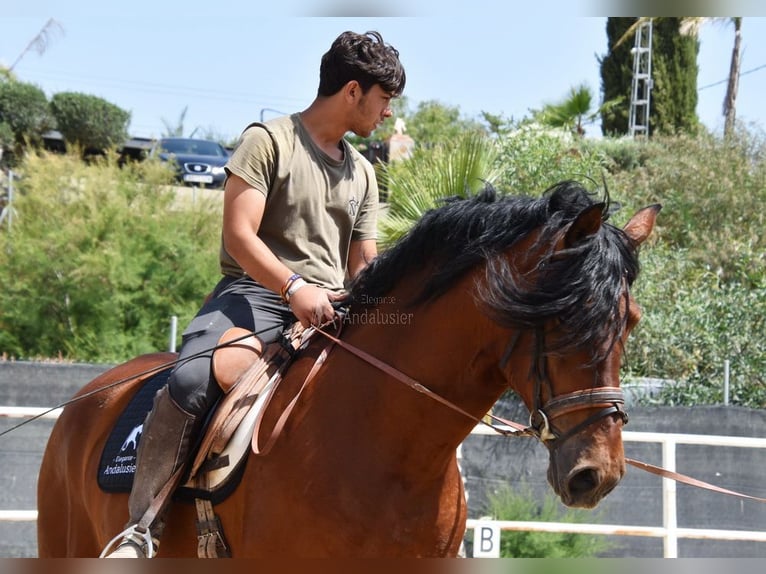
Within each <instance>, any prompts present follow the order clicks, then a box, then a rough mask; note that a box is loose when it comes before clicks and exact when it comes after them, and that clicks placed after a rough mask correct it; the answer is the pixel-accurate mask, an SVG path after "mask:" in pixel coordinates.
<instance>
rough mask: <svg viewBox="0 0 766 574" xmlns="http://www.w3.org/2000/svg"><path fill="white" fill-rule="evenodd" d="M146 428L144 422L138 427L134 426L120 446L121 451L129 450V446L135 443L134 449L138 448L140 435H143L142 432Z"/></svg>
mask: <svg viewBox="0 0 766 574" xmlns="http://www.w3.org/2000/svg"><path fill="white" fill-rule="evenodd" d="M143 430H144V425H143V423H142V424H140V425H138V426H137V427H134V428H133V430H132V431H130V434H129V435H128V438H126V439H125V442H124V443H122V446H121V447H120V452H125V451H126V450H128V447H129V446H130V445H133V450H137V449H138V437H140V436H141V433H142V432H143Z"/></svg>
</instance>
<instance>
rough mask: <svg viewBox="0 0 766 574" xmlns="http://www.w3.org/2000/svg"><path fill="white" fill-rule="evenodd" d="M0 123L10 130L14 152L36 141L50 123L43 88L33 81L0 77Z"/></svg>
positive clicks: (50, 117) (16, 152) (20, 152)
mask: <svg viewBox="0 0 766 574" xmlns="http://www.w3.org/2000/svg"><path fill="white" fill-rule="evenodd" d="M0 123H1V124H5V125H6V126H8V128H10V130H11V132H12V133H13V141H14V144H13V146H14V149H13V150H12V151H13V152H14V153H15V155H16V156H18V157H20V156H21V154H22V152H23V150H24V149H26V147H27V146H28V145H35V144H38V143H39V142H40V141H41V139H42V135H43V134H44V133H45V132H46V131H48V130H49V129H50V128H51V127H52V125H53V118H52V116H51V114H50V109H49V106H48V98H47V97H46V96H45V92H43V91H42V89H40V88H39V87H37V86H35V85H34V84H28V83H25V82H17V81H15V80H12V79H11V80H7V81H5V80H0Z"/></svg>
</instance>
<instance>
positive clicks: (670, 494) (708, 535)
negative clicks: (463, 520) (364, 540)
mask: <svg viewBox="0 0 766 574" xmlns="http://www.w3.org/2000/svg"><path fill="white" fill-rule="evenodd" d="M473 434H486V435H495V433H494V431H492V430H491V429H489V428H487V427H478V426H477V427H476V428H475V429H474V430H473ZM495 436H499V435H495ZM622 439H623V441H624V442H652V443H660V444H661V445H662V463H661V466H662V467H663V468H665V469H667V470H670V471H672V472H676V445H679V444H687V445H689V444H695V445H706V446H727V447H739V448H766V438H753V437H732V436H721V435H697V434H681V433H653V432H634V431H623V433H622ZM661 480H662V526H629V525H610V524H581V523H564V522H529V521H486V520H468V523H467V528H469V529H470V528H474V529H475V528H477V527H480V526H482V525H487V524H492V525H494V526H496V527H499V529H500V530H533V531H538V532H574V533H581V534H606V535H619V536H650V537H657V538H662V539H663V555H664V557H665V558H677V557H678V540H679V538H697V539H715V540H740V541H755V542H766V532H760V531H748V530H716V529H702V528H679V526H678V507H677V504H676V482H675V481H674V480H671V479H668V478H663V479H661Z"/></svg>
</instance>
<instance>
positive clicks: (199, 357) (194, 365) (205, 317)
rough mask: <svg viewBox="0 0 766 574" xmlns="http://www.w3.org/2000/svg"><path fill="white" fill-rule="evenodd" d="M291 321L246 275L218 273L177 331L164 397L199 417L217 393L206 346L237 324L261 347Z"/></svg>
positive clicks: (278, 302)
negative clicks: (177, 346) (178, 336)
mask: <svg viewBox="0 0 766 574" xmlns="http://www.w3.org/2000/svg"><path fill="white" fill-rule="evenodd" d="M295 320H296V319H295V316H294V315H293V314H292V312H291V311H290V308H289V307H288V306H287V304H286V303H284V302H283V301H282V299H281V298H280V296H279V295H277V294H276V293H274V292H273V291H270V290H268V289H266V288H265V287H263V286H262V285H260V284H259V283H256V282H255V281H254V280H253V279H251V278H250V277H236V278H235V277H229V276H226V277H224V278H223V279H221V281H219V283H218V285H216V287H215V289H214V290H213V294H212V296H211V298H210V300H209V301H207V303H205V305H204V306H203V307H202V308H201V309H200V310H199V312H198V313H197V315H196V316H195V317H194V319H192V321H191V323H189V326H188V327H187V328H186V330H184V332H183V336H182V343H181V349H180V352H179V357H178V364H177V365H176V367H175V368H174V369H173V372H172V373H171V374H170V377H169V379H168V385H169V390H170V395H171V396H172V397H173V399H174V400H175V401H176V403H178V405H179V406H180V407H181V408H183V409H184V410H186V411H187V412H189V413H191V414H195V415H200V416H201V415H204V414H205V413H206V412H207V411H208V410H209V409H210V407H211V406H212V405H213V403H214V402H215V401H217V400H218V398H219V397H220V396H221V389H220V387H219V386H218V383H217V382H216V381H215V378H214V377H213V374H212V372H211V366H212V358H213V350H212V349H213V348H214V347H215V346H216V345H217V344H218V341H219V340H220V339H221V336H222V335H223V334H224V333H225V332H226V331H227V330H229V329H230V328H232V327H241V328H243V329H247V330H248V331H252V332H253V333H254V335H255V336H256V337H257V338H258V339H260V340H261V341H262V342H263V343H264V345H266V344H268V343H271V342H273V341H276V340H277V339H278V338H279V336H280V335H281V334H282V332H283V331H284V330H285V329H286V328H288V327H289V326H290V325H292V324H293V323H294V322H295Z"/></svg>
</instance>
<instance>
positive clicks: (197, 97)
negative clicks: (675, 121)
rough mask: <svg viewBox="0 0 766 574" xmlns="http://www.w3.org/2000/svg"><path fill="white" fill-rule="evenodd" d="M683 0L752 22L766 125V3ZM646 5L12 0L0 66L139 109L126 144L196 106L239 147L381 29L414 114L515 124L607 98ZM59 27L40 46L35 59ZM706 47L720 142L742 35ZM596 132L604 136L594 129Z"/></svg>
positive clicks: (741, 111) (753, 62) (758, 102)
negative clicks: (340, 38) (558, 106)
mask: <svg viewBox="0 0 766 574" xmlns="http://www.w3.org/2000/svg"><path fill="white" fill-rule="evenodd" d="M677 2H680V4H676V7H678V6H679V5H680V6H681V7H682V8H688V9H687V11H686V12H680V14H688V13H696V14H700V15H705V16H714V15H721V14H723V15H736V14H745V16H744V20H743V26H742V68H741V69H742V72H743V75H742V76H741V79H740V85H739V94H738V99H737V110H738V119H740V120H741V121H744V122H747V123H748V124H750V125H755V126H758V127H760V128H761V129H766V107H765V106H763V95H762V94H764V93H766V7H761V8H759V7H758V6H756V5H755V2H753V1H752V0H728V2H726V3H723V2H718V1H717V0H707V1H705V0H700V2H699V3H695V2H690V0H677ZM8 4H10V6H8ZM664 4H665V3H660V6H664ZM105 6H109V7H108V8H105ZM468 6H470V10H469V9H468V8H467V7H468ZM700 6H702V7H706V8H705V9H699V8H700ZM651 8H656V7H655V6H654V5H653V2H651V1H649V0H648V1H644V0H635V1H633V2H628V3H627V4H626V3H620V2H619V1H616V2H615V1H613V2H602V1H601V0H587V1H580V2H577V1H569V2H560V3H557V2H549V1H547V0H537V1H536V2H525V3H523V4H522V3H519V2H516V1H515V0H502V1H491V0H470V1H465V0H460V1H458V0H439V1H436V0H433V1H432V0H388V1H387V2H384V1H383V0H378V1H377V2H374V3H365V2H364V1H363V0H355V1H347V0H318V1H315V2H309V1H308V0H280V2H278V3H264V2H262V1H258V2H249V3H246V2H245V1H244V0H237V1H231V0H217V1H216V2H210V1H207V2H204V3H196V2H194V1H192V0H187V1H186V2H183V3H179V2H175V1H170V0H163V1H157V0H153V1H148V0H132V1H131V2H128V3H121V4H108V3H107V4H104V3H103V2H94V1H90V0H67V1H66V2H61V1H57V0H4V7H3V9H2V11H0V63H1V64H3V65H4V66H6V67H7V66H11V65H13V66H14V67H13V73H14V74H15V75H16V77H17V79H18V80H20V81H24V82H29V83H33V84H36V85H38V86H39V87H41V88H42V89H43V90H44V91H45V93H46V95H47V96H48V97H51V96H52V95H53V94H55V93H58V92H64V91H73V92H82V93H87V94H92V95H96V96H99V97H102V98H104V99H106V100H108V101H109V102H112V103H113V104H116V105H117V106H119V107H121V108H123V109H125V110H127V111H129V112H130V113H131V122H130V125H129V133H130V135H131V136H134V137H159V136H162V135H163V133H164V132H166V131H167V130H168V128H169V127H175V126H176V125H178V123H179V121H180V120H181V117H182V114H183V113H184V110H186V113H185V116H184V117H183V126H184V128H185V134H184V135H191V134H194V135H196V136H200V135H203V134H204V135H209V134H214V135H215V136H216V137H218V138H220V139H224V140H226V141H231V140H233V139H235V138H236V136H237V135H238V134H239V133H240V132H241V131H242V129H243V128H244V127H245V126H246V125H247V124H248V123H250V122H252V121H257V120H260V119H269V118H271V117H275V116H277V115H280V114H283V113H290V112H293V111H299V110H301V109H304V108H305V107H307V106H308V105H309V104H310V103H311V101H312V100H313V98H314V96H315V94H316V88H317V84H318V78H319V61H320V58H321V56H322V54H323V53H324V52H325V51H326V50H327V49H328V48H329V46H330V44H331V43H332V41H333V40H334V39H335V37H336V36H337V35H338V34H340V33H341V32H343V31H344V30H353V31H357V32H364V31H367V30H377V31H379V32H380V33H381V34H382V35H383V38H384V39H385V41H386V42H388V43H390V44H392V45H393V46H394V47H396V48H397V49H398V50H399V52H400V58H401V60H402V62H403V64H404V66H405V69H406V72H407V86H406V89H405V95H406V96H407V98H408V103H409V106H410V109H411V110H414V108H415V107H416V106H417V104H418V103H419V102H424V101H430V100H436V101H439V102H441V103H442V104H445V105H448V106H456V107H458V108H459V109H460V112H461V114H462V115H463V116H464V117H467V118H476V119H478V118H479V116H480V113H481V112H482V111H486V112H489V113H492V114H497V115H502V116H504V117H506V118H513V119H516V120H518V119H521V118H523V117H525V116H528V115H529V111H530V109H539V108H540V107H542V106H543V105H544V104H546V103H555V102H558V101H561V100H562V99H564V98H565V97H566V96H567V94H568V92H569V90H570V89H571V88H573V87H576V86H579V85H581V84H585V85H587V86H589V87H590V89H591V91H592V93H593V94H594V96H595V98H596V99H597V100H598V99H599V98H600V88H601V79H600V74H599V64H598V57H599V56H604V55H605V54H606V53H607V39H606V18H607V16H629V15H637V14H641V13H654V14H662V13H663V12H662V11H661V10H660V9H656V10H655V11H653V12H640V11H638V10H639V9H646V10H649V9H651ZM694 8H698V9H697V10H696V11H695V10H694ZM735 11H736V12H735ZM759 12H760V13H759ZM665 14H666V15H679V14H678V13H676V14H674V13H667V12H666V13H665ZM50 19H53V20H54V23H53V24H52V25H50V26H49V27H48V28H47V30H48V34H47V46H46V49H45V50H44V52H43V53H38V52H37V51H36V50H35V49H31V50H28V51H26V52H25V49H26V48H27V46H28V44H29V43H30V42H31V41H32V40H33V39H34V38H35V37H36V36H37V35H38V34H39V33H40V32H41V30H43V29H44V28H45V26H46V24H47V23H48V22H49V20H50ZM700 41H701V46H700V53H699V56H698V65H699V74H698V80H697V85H698V89H699V92H698V93H699V102H698V106H697V113H698V115H699V117H700V119H701V120H702V122H703V123H704V124H705V125H706V126H707V127H708V128H710V129H711V130H713V131H717V132H721V131H722V129H723V116H722V112H721V108H722V103H723V98H724V94H725V91H726V84H725V80H726V78H727V76H728V71H729V65H730V58H731V51H732V46H733V41H734V28H733V26H732V25H730V24H713V23H711V24H707V25H705V26H704V27H703V28H702V31H701V34H700ZM597 103H598V102H594V104H597ZM586 130H587V135H588V136H591V137H599V136H600V127H599V126H598V125H597V124H594V125H590V126H586Z"/></svg>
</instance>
